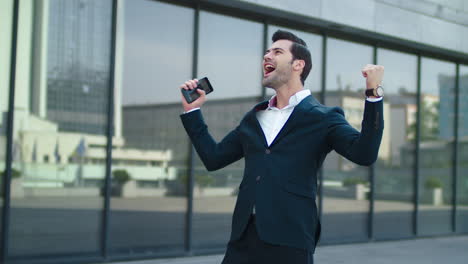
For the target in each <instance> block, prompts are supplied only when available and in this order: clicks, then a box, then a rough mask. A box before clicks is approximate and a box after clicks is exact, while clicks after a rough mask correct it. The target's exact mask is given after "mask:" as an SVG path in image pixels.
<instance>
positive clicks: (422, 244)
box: [113, 235, 468, 264]
mask: <svg viewBox="0 0 468 264" xmlns="http://www.w3.org/2000/svg"><path fill="white" fill-rule="evenodd" d="M222 258H223V255H211V256H196V257H182V258H171V259H154V260H144V261H126V262H114V263H113V264H220V263H221V260H222ZM314 263H316V264H341V263H346V264H367V263H369V264H370V263H372V264H394V263H399V264H406V263H408V264H423V263H424V264H430V263H443V264H467V263H468V235H463V236H461V235H460V236H448V237H431V238H418V239H409V240H397V241H383V242H369V243H356V244H346V245H329V246H320V247H318V248H317V250H316V253H315V258H314ZM259 264H263V263H259ZM285 264H287V263H285Z"/></svg>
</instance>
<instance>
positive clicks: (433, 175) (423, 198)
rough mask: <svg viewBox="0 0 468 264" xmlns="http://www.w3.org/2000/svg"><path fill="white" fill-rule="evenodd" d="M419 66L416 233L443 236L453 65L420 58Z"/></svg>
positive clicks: (447, 226)
mask: <svg viewBox="0 0 468 264" xmlns="http://www.w3.org/2000/svg"><path fill="white" fill-rule="evenodd" d="M421 67H422V68H421V98H420V99H421V106H420V118H421V121H420V142H421V143H420V145H419V148H420V149H419V178H420V181H419V190H420V191H419V197H418V198H419V204H420V206H419V218H418V220H419V221H418V232H419V233H420V234H422V235H434V234H446V233H450V232H451V229H452V227H451V219H452V218H451V210H452V178H453V177H452V164H453V138H454V120H455V108H454V106H455V101H454V99H455V64H454V63H448V62H443V61H438V60H434V59H429V58H423V59H422V61H421ZM441 117H442V118H441Z"/></svg>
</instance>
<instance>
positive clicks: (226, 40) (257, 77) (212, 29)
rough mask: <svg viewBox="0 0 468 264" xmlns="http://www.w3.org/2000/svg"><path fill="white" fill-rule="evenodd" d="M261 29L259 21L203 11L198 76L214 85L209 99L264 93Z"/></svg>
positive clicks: (201, 15)
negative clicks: (262, 85)
mask: <svg viewBox="0 0 468 264" xmlns="http://www.w3.org/2000/svg"><path fill="white" fill-rule="evenodd" d="M262 32H263V26H262V24H260V23H255V22H251V21H246V20H242V19H238V18H233V17H227V16H223V15H218V14H213V13H209V12H201V13H200V43H199V56H198V59H199V62H198V63H199V64H198V77H204V76H207V77H208V78H209V79H210V81H211V84H212V85H213V88H214V92H213V93H212V94H210V95H209V96H208V100H209V99H214V98H229V97H246V96H259V95H260V94H261V77H262V55H263V51H262V48H263V45H262V38H263V33H262Z"/></svg>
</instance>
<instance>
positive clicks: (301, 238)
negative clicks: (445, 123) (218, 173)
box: [181, 95, 383, 252]
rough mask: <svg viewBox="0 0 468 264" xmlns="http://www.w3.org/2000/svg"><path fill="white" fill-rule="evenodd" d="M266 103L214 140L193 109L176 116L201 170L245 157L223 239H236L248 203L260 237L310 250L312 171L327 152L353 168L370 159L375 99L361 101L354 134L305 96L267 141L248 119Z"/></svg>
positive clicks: (337, 113) (314, 221)
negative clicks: (359, 121) (228, 228)
mask: <svg viewBox="0 0 468 264" xmlns="http://www.w3.org/2000/svg"><path fill="white" fill-rule="evenodd" d="M267 106H268V101H264V102H262V103H259V104H257V105H256V106H255V107H254V108H253V109H252V110H251V111H249V112H248V113H247V114H246V115H245V116H244V118H243V119H242V121H241V122H240V124H239V125H238V126H237V127H236V128H235V129H234V130H232V131H231V132H230V133H229V134H228V135H227V136H226V137H224V138H223V139H222V140H221V141H220V142H219V143H217V142H216V141H215V140H214V139H213V138H212V137H211V135H210V134H209V132H208V127H207V125H206V124H205V122H204V120H203V117H202V114H201V111H193V112H190V113H187V114H183V115H181V119H182V122H183V125H184V127H185V129H186V130H187V133H188V135H189V136H190V139H191V141H192V143H193V145H194V146H195V149H196V150H197V153H198V155H199V156H200V158H201V160H202V161H203V163H204V165H205V166H206V168H207V169H208V170H209V171H213V170H218V169H221V168H223V167H225V166H227V165H229V164H231V163H233V162H235V161H237V160H239V159H241V158H244V159H245V169H244V176H243V179H242V182H241V184H240V186H239V195H238V197H237V203H236V207H235V209H234V215H233V221H232V232H231V241H235V240H238V239H239V238H240V236H241V234H242V232H243V231H244V229H245V227H246V225H247V223H248V220H249V217H250V214H251V213H252V208H253V206H254V205H255V213H256V227H257V231H258V235H259V237H260V239H262V240H263V241H265V242H268V243H272V244H277V245H285V246H290V247H296V248H302V249H306V250H309V251H310V252H314V251H315V246H316V243H317V241H318V238H319V235H320V223H319V220H318V215H317V207H316V204H315V197H316V193H317V172H318V170H319V168H320V166H321V165H322V162H323V160H324V159H325V156H326V155H327V154H328V153H329V152H330V151H331V150H335V151H336V152H338V153H339V154H341V155H343V156H344V157H346V158H347V159H349V160H351V161H353V162H355V163H357V164H360V165H371V164H372V163H373V162H374V161H375V160H376V159H377V154H378V150H379V146H380V141H381V138H382V132H383V112H382V111H383V102H382V101H380V102H375V103H371V102H367V101H366V103H365V111H364V120H363V122H362V129H361V132H358V131H356V130H355V129H354V128H353V127H351V126H350V125H349V124H348V122H347V121H346V120H345V118H344V114H343V111H342V110H341V108H338V107H333V108H332V107H326V106H323V105H321V104H320V103H318V102H317V101H316V100H315V99H314V98H313V97H312V96H311V95H310V96H308V97H306V98H305V99H304V100H302V101H301V102H300V103H299V104H298V105H297V106H296V107H295V108H294V110H293V112H292V114H291V116H290V117H289V119H288V121H287V122H286V124H285V125H284V127H283V128H282V130H281V131H280V133H279V134H278V135H277V137H276V138H275V140H274V141H273V142H272V143H271V145H270V146H268V145H267V142H266V140H265V136H264V134H263V131H262V128H261V127H260V124H259V122H258V120H257V118H256V112H257V111H259V110H263V109H266V107H267Z"/></svg>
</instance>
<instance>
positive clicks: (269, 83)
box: [262, 69, 291, 90]
mask: <svg viewBox="0 0 468 264" xmlns="http://www.w3.org/2000/svg"><path fill="white" fill-rule="evenodd" d="M276 71H278V72H275V75H274V76H267V77H266V78H263V79H262V85H263V86H265V87H268V88H271V89H273V90H276V89H278V88H279V87H281V86H282V85H283V84H285V83H287V82H289V80H290V79H291V72H287V71H285V70H282V71H281V70H278V69H276Z"/></svg>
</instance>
